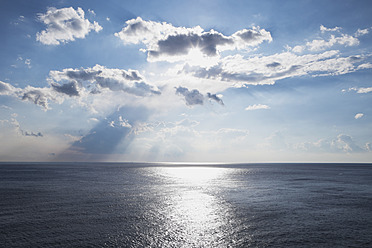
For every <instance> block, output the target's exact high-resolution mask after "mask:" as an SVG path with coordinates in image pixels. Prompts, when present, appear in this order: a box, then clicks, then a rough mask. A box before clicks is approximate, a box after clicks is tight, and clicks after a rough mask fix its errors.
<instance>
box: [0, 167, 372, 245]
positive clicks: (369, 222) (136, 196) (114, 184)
mask: <svg viewBox="0 0 372 248" xmlns="http://www.w3.org/2000/svg"><path fill="white" fill-rule="evenodd" d="M0 199H1V200H0V247H81V246H85V247H86V246H90V247H93V246H94V247H372V165H366V164H365V165H362V164H343V165H337V164H246V165H244V164H239V165H215V166H212V165H210V166H205V165H203V166H202V165H187V166H186V165H166V164H104V163H101V164H98V163H97V164H83V163H78V164H73V163H64V164H46V163H44V164H36V163H34V164H19V163H18V164H17V163H13V164H5V163H2V164H1V163H0Z"/></svg>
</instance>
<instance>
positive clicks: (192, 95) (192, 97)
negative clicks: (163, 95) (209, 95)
mask: <svg viewBox="0 0 372 248" xmlns="http://www.w3.org/2000/svg"><path fill="white" fill-rule="evenodd" d="M176 94H178V95H182V96H184V97H185V101H186V104H187V105H189V106H192V105H197V104H200V105H203V103H204V96H203V94H201V93H200V92H199V91H198V90H197V89H193V90H191V91H190V90H189V89H187V88H185V87H181V86H180V87H177V88H176Z"/></svg>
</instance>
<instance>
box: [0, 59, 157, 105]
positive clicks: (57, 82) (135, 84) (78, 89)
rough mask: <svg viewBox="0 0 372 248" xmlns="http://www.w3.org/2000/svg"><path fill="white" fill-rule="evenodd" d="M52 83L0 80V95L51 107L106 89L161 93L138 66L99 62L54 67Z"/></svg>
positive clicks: (145, 93) (50, 80)
mask: <svg viewBox="0 0 372 248" xmlns="http://www.w3.org/2000/svg"><path fill="white" fill-rule="evenodd" d="M48 81H49V84H50V87H33V86H30V85H29V86H27V87H25V88H23V89H22V88H17V87H14V86H12V85H11V84H9V83H5V82H2V81H0V95H9V96H14V97H18V98H20V99H22V100H24V101H29V102H32V103H34V104H36V105H39V106H41V107H42V108H43V109H44V110H48V109H50V107H49V103H50V102H56V103H59V104H60V103H62V102H64V100H65V99H66V97H75V98H76V99H79V100H81V99H82V98H83V97H86V96H87V95H89V94H91V95H93V94H103V93H105V92H111V91H117V92H124V93H127V94H130V95H133V96H135V97H145V96H151V95H159V94H161V92H160V90H159V89H158V88H157V87H156V86H154V85H150V84H149V83H147V82H146V81H145V79H144V77H143V76H142V75H141V74H140V73H139V72H138V71H135V70H128V71H126V70H123V69H110V68H106V67H104V66H100V65H96V66H94V67H92V68H86V69H84V68H80V69H72V68H67V69H64V70H62V71H51V72H50V73H49V78H48Z"/></svg>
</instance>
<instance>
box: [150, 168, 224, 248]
mask: <svg viewBox="0 0 372 248" xmlns="http://www.w3.org/2000/svg"><path fill="white" fill-rule="evenodd" d="M157 173H158V175H160V176H161V177H162V178H163V179H164V180H166V181H168V182H171V183H170V186H169V187H172V189H171V190H169V193H170V195H169V196H170V197H169V198H168V199H169V201H168V203H167V206H168V207H167V209H166V211H165V215H166V220H165V221H164V225H165V226H166V227H165V229H167V235H168V237H169V238H170V239H171V240H173V241H174V243H173V244H174V245H176V246H177V247H224V241H223V237H224V231H225V230H227V229H228V227H227V226H228V224H229V217H228V215H229V214H230V210H229V208H228V206H227V204H226V203H224V202H223V201H222V199H219V197H218V195H217V194H216V192H218V187H219V182H220V180H224V178H225V177H226V173H227V169H226V168H218V167H196V166H195V167H162V168H158V170H157Z"/></svg>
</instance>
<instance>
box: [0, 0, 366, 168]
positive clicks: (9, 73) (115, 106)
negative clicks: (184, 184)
mask: <svg viewBox="0 0 372 248" xmlns="http://www.w3.org/2000/svg"><path fill="white" fill-rule="evenodd" d="M371 12H372V2H371V1H363V0H360V1H347V0H337V1H336V0H334V1H332V0H328V1H324V0H321V1H318V0H311V1H310V0H309V1H305V0H296V1H274V0H273V1H262V0H258V1H222V0H220V1H218V0H217V1H204V0H198V1H194V0H191V1H141V0H140V1H122V0H108V1H65V0H43V1H41V0H38V1H37V0H29V1H21V0H2V1H1V2H0V23H1V24H0V32H1V39H0V53H1V57H0V161H97V162H101V161H110V162H122V161H125V162H130V161H147V162H247V163H249V162H372V15H371Z"/></svg>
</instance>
